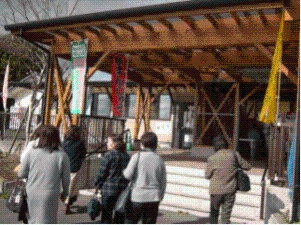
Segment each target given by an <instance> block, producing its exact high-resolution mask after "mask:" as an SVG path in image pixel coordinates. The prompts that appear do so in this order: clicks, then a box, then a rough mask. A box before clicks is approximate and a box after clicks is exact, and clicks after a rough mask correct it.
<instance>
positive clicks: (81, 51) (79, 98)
mask: <svg viewBox="0 0 301 225" xmlns="http://www.w3.org/2000/svg"><path fill="white" fill-rule="evenodd" d="M87 54H88V40H86V39H85V40H82V41H73V42H71V65H72V67H71V79H72V101H71V113H72V114H83V113H84V112H83V111H84V98H85V90H86V89H85V84H86V71H87Z"/></svg>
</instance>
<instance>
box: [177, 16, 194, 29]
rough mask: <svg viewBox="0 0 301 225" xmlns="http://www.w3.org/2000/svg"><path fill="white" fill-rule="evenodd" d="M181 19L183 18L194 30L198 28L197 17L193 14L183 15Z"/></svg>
mask: <svg viewBox="0 0 301 225" xmlns="http://www.w3.org/2000/svg"><path fill="white" fill-rule="evenodd" d="M180 19H181V20H183V21H184V22H185V23H186V24H187V25H188V26H190V27H191V28H192V29H193V30H196V29H197V28H198V26H197V24H196V22H195V19H194V18H193V17H192V16H181V17H180Z"/></svg>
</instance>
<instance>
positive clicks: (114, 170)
mask: <svg viewBox="0 0 301 225" xmlns="http://www.w3.org/2000/svg"><path fill="white" fill-rule="evenodd" d="M107 147H108V152H107V153H106V154H105V155H104V157H103V158H102V159H101V162H100V169H99V172H98V175H97V177H96V179H95V185H98V186H99V188H100V189H101V199H102V215H101V222H102V223H106V224H108V223H112V222H113V223H124V215H123V214H122V213H119V212H115V215H114V219H112V217H113V216H112V215H113V208H114V206H115V204H116V201H117V199H118V197H119V195H120V193H121V192H122V191H123V190H124V189H125V188H126V186H127V184H128V181H127V180H126V179H125V178H124V177H123V175H122V171H123V170H124V169H125V168H126V167H127V164H128V162H129V161H130V156H129V155H128V154H127V153H126V152H125V143H124V141H123V138H122V136H117V135H111V136H109V137H108V143H107Z"/></svg>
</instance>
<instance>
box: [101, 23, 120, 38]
mask: <svg viewBox="0 0 301 225" xmlns="http://www.w3.org/2000/svg"><path fill="white" fill-rule="evenodd" d="M96 27H99V28H101V29H102V30H106V31H109V32H110V33H111V34H113V35H114V36H117V35H118V33H117V31H116V29H114V28H113V27H110V26H109V25H108V24H101V25H98V26H96Z"/></svg>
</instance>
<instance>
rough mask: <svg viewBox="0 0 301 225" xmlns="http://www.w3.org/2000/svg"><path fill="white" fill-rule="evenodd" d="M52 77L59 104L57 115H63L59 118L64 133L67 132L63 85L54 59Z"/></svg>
mask: <svg viewBox="0 0 301 225" xmlns="http://www.w3.org/2000/svg"><path fill="white" fill-rule="evenodd" d="M54 76H55V81H56V90H57V95H58V103H59V108H58V110H59V114H61V115H63V116H62V117H61V121H62V123H63V130H64V132H66V131H67V123H66V120H65V116H64V115H65V107H64V100H63V92H64V90H63V85H62V80H61V77H60V72H59V65H58V62H57V58H55V59H54ZM54 125H55V126H58V125H59V124H54Z"/></svg>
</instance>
